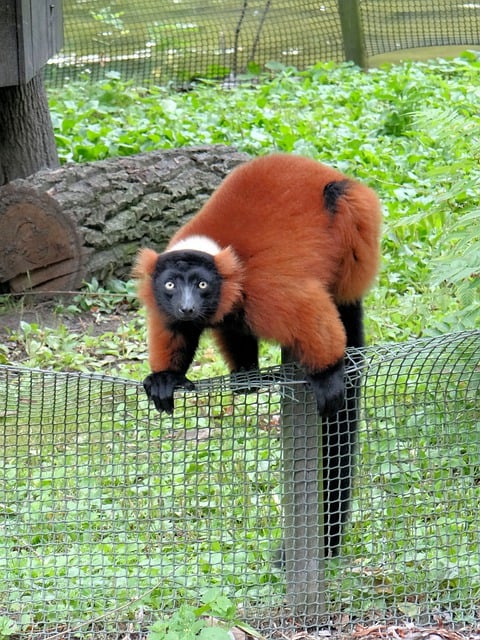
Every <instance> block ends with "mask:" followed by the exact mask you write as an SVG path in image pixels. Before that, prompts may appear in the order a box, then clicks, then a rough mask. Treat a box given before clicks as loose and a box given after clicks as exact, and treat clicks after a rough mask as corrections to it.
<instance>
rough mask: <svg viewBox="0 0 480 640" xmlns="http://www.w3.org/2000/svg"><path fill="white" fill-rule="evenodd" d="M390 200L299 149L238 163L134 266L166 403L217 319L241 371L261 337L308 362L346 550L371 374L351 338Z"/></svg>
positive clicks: (154, 385)
mask: <svg viewBox="0 0 480 640" xmlns="http://www.w3.org/2000/svg"><path fill="white" fill-rule="evenodd" d="M380 227H381V212H380V204H379V201H378V199H377V196H376V195H375V193H374V192H373V191H372V190H371V189H369V188H368V187H367V186H365V185H363V184H361V183H359V182H357V181H355V180H353V179H351V178H348V177H346V176H345V175H343V174H342V173H340V172H339V171H337V170H335V169H333V168H331V167H328V166H326V165H324V164H321V163H319V162H317V161H315V160H312V159H309V158H304V157H301V156H296V155H290V154H273V155H270V156H264V157H260V158H256V159H254V160H251V161H249V162H246V163H245V164H243V165H240V166H239V167H237V168H236V169H234V170H233V171H232V172H231V173H230V175H229V176H227V178H226V179H225V180H224V181H223V182H222V184H221V185H220V186H219V188H218V189H217V190H216V191H215V192H214V193H213V195H212V196H211V197H210V199H209V200H208V201H207V202H206V203H205V205H204V206H203V207H202V209H201V210H200V211H199V212H198V213H197V214H196V215H195V216H194V217H193V218H192V219H191V220H190V221H189V222H187V223H186V224H185V225H184V226H183V227H182V228H181V229H180V230H179V231H178V232H177V233H176V234H175V235H174V236H173V238H172V239H171V241H170V242H169V244H168V246H167V248H166V250H165V251H164V252H163V253H160V254H158V253H157V252H156V251H154V250H152V249H142V250H141V251H140V253H139V255H138V258H137V262H136V266H135V268H134V275H135V276H136V277H137V278H138V279H139V289H138V293H139V298H140V300H141V301H142V302H143V304H144V305H145V307H146V310H147V323H148V341H149V360H150V367H151V370H152V373H151V374H150V375H149V376H147V378H146V379H145V380H144V387H145V390H146V393H147V395H148V397H149V398H150V399H151V400H153V402H154V404H155V407H156V408H157V409H158V410H159V411H166V412H168V413H172V412H173V394H174V390H175V389H176V388H178V387H186V388H188V389H192V388H193V383H192V382H190V381H189V380H188V379H187V378H186V373H187V370H188V368H189V366H190V364H191V362H192V360H193V357H194V354H195V351H196V349H197V346H198V341H199V338H200V334H201V333H202V331H203V330H204V329H205V328H207V327H208V328H211V329H212V330H213V333H214V335H215V338H216V340H217V342H218V345H219V348H220V350H221V352H222V353H223V355H224V357H225V359H226V361H227V363H228V365H229V366H230V369H231V371H232V372H236V371H243V370H252V369H256V368H258V339H259V338H264V339H267V340H273V341H276V342H278V343H279V344H280V345H282V346H283V347H285V348H287V349H288V351H289V352H290V353H291V354H292V355H293V357H294V358H295V359H296V360H297V361H298V362H299V364H300V365H301V366H302V367H304V369H305V372H306V377H307V380H308V382H309V384H310V386H311V388H312V390H313V393H314V395H315V399H316V403H317V407H318V412H319V414H320V416H322V417H324V418H325V420H324V434H323V463H324V464H323V468H324V494H325V544H326V547H327V552H329V553H331V554H335V553H336V552H337V551H338V547H339V545H340V540H341V530H342V525H343V523H344V521H345V520H346V518H347V515H348V510H349V501H350V494H351V479H352V467H353V462H354V450H355V441H356V437H355V436H356V431H357V423H358V396H359V386H360V378H359V376H358V375H356V376H354V377H353V378H352V380H353V382H351V383H350V384H347V385H346V384H345V380H344V377H345V371H344V355H345V349H346V347H361V346H363V344H364V337H363V314H362V297H363V296H364V294H365V292H366V291H367V290H368V288H369V287H370V285H371V284H372V282H373V280H374V278H375V275H376V273H377V269H378V265H379V239H380Z"/></svg>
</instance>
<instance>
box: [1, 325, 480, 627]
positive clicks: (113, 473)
mask: <svg viewBox="0 0 480 640" xmlns="http://www.w3.org/2000/svg"><path fill="white" fill-rule="evenodd" d="M351 364H352V366H353V369H352V368H351V369H350V377H351V376H352V373H351V372H352V370H354V372H355V376H358V372H359V370H360V369H361V370H362V373H363V377H362V380H363V382H362V397H363V400H362V420H361V423H360V429H359V435H358V445H357V463H356V472H355V474H354V476H353V498H352V501H351V508H350V511H351V515H350V519H349V522H348V523H347V525H346V527H345V532H344V540H343V544H342V547H341V551H340V553H339V554H338V556H337V557H332V558H330V557H325V558H324V557H323V553H322V551H323V550H322V544H321V537H320V539H319V540H318V541H317V540H314V544H313V545H312V540H311V537H310V535H311V529H302V528H298V527H296V528H295V522H294V523H293V525H294V536H293V537H292V535H291V532H290V533H289V532H288V523H287V522H286V520H287V515H286V514H288V513H290V517H291V514H292V510H291V509H290V510H289V505H288V499H289V496H291V495H292V492H291V491H290V489H288V487H287V485H288V482H287V483H285V482H284V473H283V472H284V467H285V468H286V466H287V459H288V458H291V457H292V456H291V455H290V452H289V449H288V448H289V446H290V444H289V443H290V442H291V440H290V439H288V438H286V437H285V434H284V431H285V430H286V428H287V425H286V422H287V417H286V416H285V415H283V416H282V412H283V413H284V414H285V412H286V409H285V403H287V404H288V403H290V404H293V406H294V407H295V412H296V413H297V416H298V414H299V412H300V415H303V422H304V423H305V424H317V425H318V421H317V420H316V417H315V416H314V415H312V413H310V411H313V409H312V403H311V402H310V401H308V395H309V394H308V393H307V400H305V401H302V395H301V393H299V392H303V391H304V390H305V385H304V383H303V381H302V380H301V379H299V378H298V372H296V370H295V368H294V367H293V365H286V366H284V367H278V368H273V369H270V370H264V371H262V372H260V374H258V375H255V376H253V374H252V375H249V376H247V379H246V380H242V378H235V380H232V379H230V378H229V377H222V378H214V379H210V380H203V381H200V382H198V383H197V389H196V391H195V392H193V393H185V394H183V393H181V392H179V394H178V398H177V404H176V410H175V416H174V417H173V418H172V417H170V416H159V415H158V414H157V413H156V411H155V410H154V409H153V408H152V407H151V406H148V403H147V401H146V399H145V396H144V393H143V389H141V386H140V385H138V384H136V383H133V382H132V381H128V380H122V379H115V378H111V377H105V376H100V375H86V374H81V373H55V372H51V371H38V370H30V369H22V368H17V367H13V366H2V367H0V421H1V423H2V426H3V429H2V434H1V436H0V456H1V466H0V469H1V470H0V474H1V479H0V513H1V521H0V522H1V524H0V576H1V580H0V619H1V618H2V617H3V616H5V617H7V618H8V619H9V620H12V621H14V622H15V623H16V625H17V627H16V630H17V632H18V634H19V636H18V637H31V638H40V637H47V636H48V637H51V635H52V634H61V637H88V636H89V635H92V634H96V635H95V637H99V636H98V634H100V633H101V634H102V636H101V637H106V635H107V634H108V636H109V637H126V636H124V635H122V634H125V633H127V632H128V633H133V632H135V633H140V632H144V631H145V630H146V629H147V628H148V627H149V625H150V624H151V622H152V621H153V620H156V619H158V618H159V617H160V616H161V615H164V614H168V613H171V612H172V611H175V610H176V608H177V607H178V606H179V604H180V603H184V602H187V603H193V604H198V602H199V599H200V597H201V594H202V593H203V592H204V591H205V589H208V588H211V587H217V588H218V589H220V590H221V592H222V593H223V594H225V595H226V596H228V597H229V598H231V599H232V601H233V602H235V604H237V605H238V606H239V617H242V618H243V619H245V620H248V621H249V622H250V623H251V624H252V625H253V626H254V627H256V628H257V629H261V630H262V633H263V634H264V635H265V637H266V638H276V637H283V638H285V637H286V636H285V635H277V634H279V630H282V633H284V632H285V630H286V629H288V628H292V626H293V628H298V627H297V625H298V626H300V627H304V626H308V625H309V624H310V623H311V622H312V620H311V615H312V611H314V613H315V612H316V613H315V620H314V623H315V624H316V625H322V624H329V625H333V626H334V627H335V628H337V629H341V628H344V627H345V626H348V625H352V624H353V623H354V622H357V623H358V622H362V621H363V622H365V623H372V622H374V621H379V620H384V621H390V622H394V621H401V620H407V619H408V620H410V621H415V622H416V623H418V624H427V623H429V622H431V621H432V620H437V621H438V619H441V620H443V621H444V622H445V623H446V622H452V621H453V622H456V623H458V624H464V625H472V626H475V625H478V623H479V619H480V519H479V517H478V510H479V504H480V400H479V398H480V393H479V391H480V332H479V331H473V332H467V333H459V334H453V335H444V336H441V337H438V338H435V339H429V340H427V339H425V340H419V341H412V342H407V343H404V344H394V345H386V346H381V347H375V348H374V347H372V348H369V349H367V350H366V351H365V353H364V357H362V359H360V358H359V357H358V354H354V357H353V359H352V361H351ZM252 376H253V378H252ZM356 379H358V377H357V378H356ZM245 387H248V388H249V390H250V391H251V390H252V388H253V387H255V388H256V390H253V391H251V392H250V393H247V394H245V393H241V391H242V390H244V389H245ZM232 390H234V392H233V391H232ZM297 422H298V420H297ZM298 424H300V422H298ZM339 426H340V425H339ZM319 428H320V427H318V426H317V430H318V429H319ZM320 442H321V440H320ZM295 456H296V457H297V460H296V464H297V467H296V470H297V471H296V473H297V476H296V479H294V482H296V485H297V486H296V488H295V490H294V491H296V492H297V494H298V493H299V494H300V497H301V494H302V482H304V480H303V475H301V474H300V475H298V474H299V473H300V472H302V473H303V470H304V469H311V468H312V465H313V468H315V465H316V463H317V461H318V460H319V459H321V449H319V447H318V446H317V445H313V446H312V442H309V443H307V446H306V447H305V459H304V460H298V449H297V451H296V452H294V455H293V458H295ZM323 463H324V465H325V464H329V461H328V460H325V459H324V460H323ZM330 464H333V461H332V460H330ZM320 470H321V464H320ZM285 473H286V469H285ZM320 486H321V485H320ZM303 487H304V489H303V494H304V497H305V501H306V502H310V505H312V504H314V503H316V504H317V505H318V504H321V502H322V501H321V496H320V495H318V494H316V491H318V486H317V487H315V485H311V484H309V483H307V482H305V484H304V485H303ZM312 492H313V500H312ZM320 493H321V491H320ZM297 499H298V496H297ZM300 502H301V500H300ZM297 507H298V505H297ZM297 507H295V508H297ZM327 510H328V505H327ZM319 511H320V512H321V511H322V509H321V508H320V510H319ZM326 513H327V511H325V513H323V514H321V515H323V517H324V518H325V517H326ZM299 517H302V515H301V514H300V515H299ZM290 544H294V545H295V547H296V548H297V551H296V552H295V553H297V556H298V549H299V548H302V546H305V547H306V548H308V553H310V554H311V553H312V549H313V550H314V551H315V553H316V556H317V557H315V558H313V560H314V561H315V562H316V563H317V564H316V567H317V568H318V572H319V574H318V575H319V580H318V585H317V586H316V589H317V590H316V591H314V592H313V599H312V590H311V588H310V587H311V585H310V586H309V585H308V583H307V584H306V586H305V585H304V586H305V589H306V591H307V592H310V593H307V596H306V597H307V599H308V598H310V602H309V604H307V608H306V609H303V611H304V612H305V613H304V615H303V617H302V616H298V615H297V616H294V615H292V604H291V597H292V593H293V594H294V596H293V597H294V598H295V597H296V598H298V595H299V593H298V589H297V590H295V588H296V586H297V587H298V585H299V584H300V585H302V584H303V583H302V580H304V578H305V576H304V574H302V575H300V574H299V575H297V574H296V569H297V568H298V567H299V566H300V565H299V564H295V562H297V560H295V559H294V561H293V564H292V561H291V557H292V555H291V553H290V564H289V560H288V558H289V552H290V551H291V550H290V549H289V545H290ZM282 555H284V557H286V558H287V562H286V568H285V562H282V561H281V556H282ZM310 560H312V557H311V556H310ZM315 570H316V569H315ZM308 571H310V574H309V575H310V576H311V575H312V573H311V565H310V568H309V569H308ZM302 589H303V586H301V589H300V591H301V590H302ZM301 595H302V594H301V593H300V596H301ZM294 604H295V603H294ZM312 606H313V609H312Z"/></svg>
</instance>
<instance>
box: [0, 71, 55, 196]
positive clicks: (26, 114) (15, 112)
mask: <svg viewBox="0 0 480 640" xmlns="http://www.w3.org/2000/svg"><path fill="white" fill-rule="evenodd" d="M44 167H58V155H57V148H56V145H55V137H54V135H53V127H52V122H51V120H50V111H49V109H48V102H47V96H46V93H45V88H44V86H43V77H42V73H39V74H38V75H37V76H35V77H34V78H33V79H32V80H30V82H28V83H27V84H25V85H19V86H11V87H1V88H0V185H3V184H5V183H7V182H9V181H10V180H14V179H15V178H22V177H25V176H29V175H31V174H32V173H34V172H35V171H38V170H39V169H42V168H44Z"/></svg>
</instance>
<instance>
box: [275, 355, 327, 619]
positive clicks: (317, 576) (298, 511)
mask: <svg viewBox="0 0 480 640" xmlns="http://www.w3.org/2000/svg"><path fill="white" fill-rule="evenodd" d="M292 361H293V360H292V358H291V357H290V355H289V354H288V353H287V352H286V351H285V350H283V351H282V362H283V363H287V362H292ZM296 378H298V380H299V381H300V380H301V379H302V373H301V372H300V371H299V372H298V376H296ZM281 433H282V448H283V474H284V475H283V483H284V485H283V488H284V545H285V547H284V549H285V571H286V584H287V602H288V606H289V607H290V609H291V612H292V615H293V616H294V617H303V616H305V617H307V618H308V619H309V621H312V622H313V623H314V622H315V620H319V618H320V617H321V616H322V615H324V613H325V563H324V544H323V472H322V422H321V420H319V418H318V415H317V406H316V402H315V399H314V397H313V394H312V393H311V391H310V389H309V388H308V386H307V385H306V384H298V385H297V384H294V385H292V386H288V385H287V386H286V388H285V390H284V394H283V398H282V428H281Z"/></svg>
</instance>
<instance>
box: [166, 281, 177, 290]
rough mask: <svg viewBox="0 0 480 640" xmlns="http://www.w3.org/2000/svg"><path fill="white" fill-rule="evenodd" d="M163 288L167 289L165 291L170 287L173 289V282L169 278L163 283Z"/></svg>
mask: <svg viewBox="0 0 480 640" xmlns="http://www.w3.org/2000/svg"><path fill="white" fill-rule="evenodd" d="M165 289H167V291H171V290H172V289H175V283H174V282H172V281H171V280H169V281H168V282H166V283H165Z"/></svg>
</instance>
